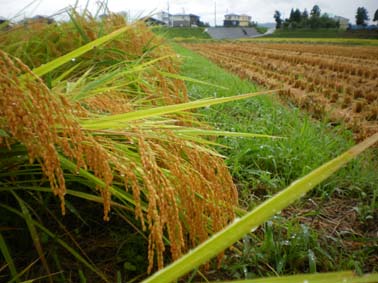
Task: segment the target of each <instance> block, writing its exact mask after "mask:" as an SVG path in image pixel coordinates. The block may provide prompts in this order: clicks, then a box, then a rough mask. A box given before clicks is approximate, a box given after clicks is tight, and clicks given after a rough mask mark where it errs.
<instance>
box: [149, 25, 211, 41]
mask: <svg viewBox="0 0 378 283" xmlns="http://www.w3.org/2000/svg"><path fill="white" fill-rule="evenodd" d="M153 31H154V32H155V33H157V34H159V35H161V36H164V37H166V38H169V39H174V38H192V39H193V38H197V39H198V38H200V39H210V36H209V34H208V33H206V32H205V28H203V27H192V28H188V27H154V28H153Z"/></svg>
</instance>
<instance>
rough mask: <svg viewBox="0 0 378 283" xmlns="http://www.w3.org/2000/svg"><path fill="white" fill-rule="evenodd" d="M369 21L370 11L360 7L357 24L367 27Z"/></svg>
mask: <svg viewBox="0 0 378 283" xmlns="http://www.w3.org/2000/svg"><path fill="white" fill-rule="evenodd" d="M368 20H369V16H368V11H367V10H366V8H365V7H358V8H357V13H356V24H357V25H363V26H366V21H368Z"/></svg>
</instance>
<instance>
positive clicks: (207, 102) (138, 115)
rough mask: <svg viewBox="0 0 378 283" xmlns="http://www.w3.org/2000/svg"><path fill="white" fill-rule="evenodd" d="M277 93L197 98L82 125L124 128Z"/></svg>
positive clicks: (92, 127) (103, 118) (111, 116)
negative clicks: (216, 105)
mask: <svg viewBox="0 0 378 283" xmlns="http://www.w3.org/2000/svg"><path fill="white" fill-rule="evenodd" d="M271 93H277V90H271V91H262V92H254V93H247V94H241V95H235V96H228V97H221V98H212V99H203V100H197V101H192V102H187V103H181V104H175V105H168V106H162V107H156V108H151V109H144V110H139V111H134V112H128V113H124V114H117V115H110V116H107V117H102V118H98V119H94V120H87V121H82V122H81V125H82V126H83V128H84V129H93V130H104V129H108V128H113V129H114V128H122V127H123V125H122V123H126V122H130V121H135V120H140V119H144V118H149V117H153V116H160V115H164V114H170V113H176V112H180V111H185V110H190V109H196V108H200V107H205V106H211V105H215V104H220V103H225V102H230V101H236V100H241V99H246V98H250V97H254V96H258V95H263V94H271Z"/></svg>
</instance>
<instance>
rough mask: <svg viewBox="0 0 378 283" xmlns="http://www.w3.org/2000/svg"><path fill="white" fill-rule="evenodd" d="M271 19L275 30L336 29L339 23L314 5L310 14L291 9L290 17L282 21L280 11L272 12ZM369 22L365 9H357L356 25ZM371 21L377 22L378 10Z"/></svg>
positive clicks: (305, 11) (305, 10)
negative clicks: (274, 23) (273, 20)
mask: <svg viewBox="0 0 378 283" xmlns="http://www.w3.org/2000/svg"><path fill="white" fill-rule="evenodd" d="M273 18H274V19H275V21H276V28H277V29H280V28H283V29H291V28H293V29H295V28H338V27H339V26H340V23H339V21H338V19H335V18H333V17H330V16H329V15H328V14H327V13H324V14H322V13H321V10H320V7H319V6H318V5H314V7H312V9H311V11H310V13H308V11H307V9H304V10H303V11H301V10H300V9H295V10H294V9H291V11H290V16H289V18H287V19H282V15H281V13H280V11H278V10H276V11H275V12H274V15H273ZM368 20H369V15H368V11H367V10H366V8H365V7H358V9H357V11H356V24H357V25H362V26H366V25H367V21H368ZM373 21H377V22H378V9H377V10H376V11H375V14H374V18H373Z"/></svg>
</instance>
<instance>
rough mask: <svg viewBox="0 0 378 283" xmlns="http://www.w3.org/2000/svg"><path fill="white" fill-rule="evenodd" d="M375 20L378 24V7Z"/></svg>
mask: <svg viewBox="0 0 378 283" xmlns="http://www.w3.org/2000/svg"><path fill="white" fill-rule="evenodd" d="M373 21H374V22H377V24H378V9H377V10H376V11H375V13H374V19H373Z"/></svg>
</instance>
